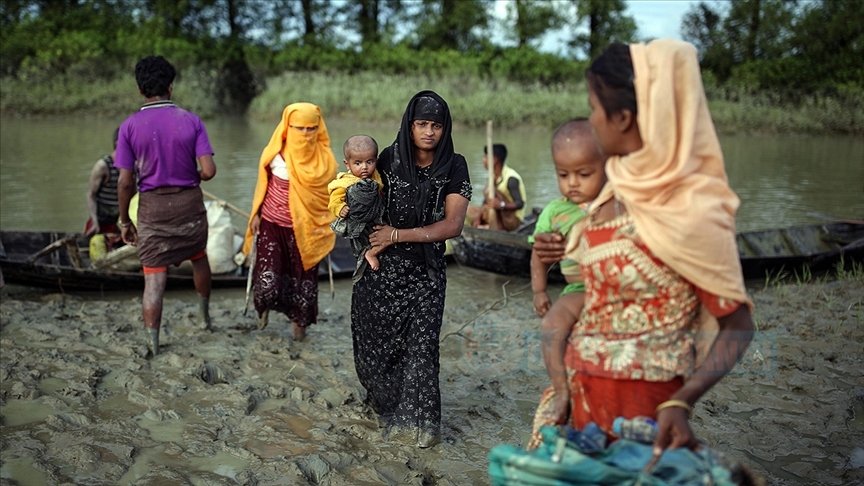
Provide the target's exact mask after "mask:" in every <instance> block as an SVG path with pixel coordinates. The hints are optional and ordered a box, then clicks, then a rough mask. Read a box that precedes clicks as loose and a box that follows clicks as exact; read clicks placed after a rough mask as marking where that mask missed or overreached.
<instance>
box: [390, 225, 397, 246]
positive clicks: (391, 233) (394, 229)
mask: <svg viewBox="0 0 864 486" xmlns="http://www.w3.org/2000/svg"><path fill="white" fill-rule="evenodd" d="M394 235H396V228H393V231H391V232H390V243H395V242H394V241H393V236H394Z"/></svg>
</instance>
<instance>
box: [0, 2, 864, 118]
mask: <svg viewBox="0 0 864 486" xmlns="http://www.w3.org/2000/svg"><path fill="white" fill-rule="evenodd" d="M495 5H496V4H495V2H494V1H493V0H345V1H332V0H3V1H2V2H0V76H2V78H3V86H0V89H2V93H3V96H4V99H3V100H2V108H3V109H4V110H11V111H24V112H50V111H52V110H53V111H64V110H75V109H78V108H76V107H79V105H81V104H82V103H85V101H84V100H86V99H87V98H88V96H90V97H92V93H88V90H89V89H91V88H93V87H94V86H104V87H106V89H107V90H108V91H107V92H108V95H109V98H110V97H112V96H114V95H115V93H114V88H113V86H115V85H117V84H118V83H120V82H121V81H119V80H123V81H122V82H123V83H128V77H129V73H130V72H131V71H132V68H133V66H134V64H135V62H136V61H137V60H138V59H139V58H140V57H142V56H144V55H148V54H153V53H156V54H162V55H165V56H166V57H167V58H169V59H170V60H171V61H172V62H173V63H174V64H175V65H176V66H177V67H178V69H179V72H180V75H181V77H184V78H185V81H186V87H187V88H191V87H193V86H194V88H195V90H196V96H197V97H198V99H202V100H203V99H206V100H207V104H208V106H209V107H210V108H209V109H208V110H207V111H211V112H227V113H244V112H246V110H247V109H248V107H249V106H254V100H255V99H256V97H259V96H261V95H262V93H263V94H266V93H267V90H268V85H270V84H273V83H276V84H279V83H280V82H282V81H280V80H284V79H285V77H284V74H285V73H298V72H309V73H310V75H319V74H321V75H324V76H330V79H332V78H333V77H335V76H347V77H348V79H355V78H356V77H357V76H362V75H363V73H374V74H376V75H378V76H391V77H393V79H398V77H399V76H403V77H412V78H416V77H431V76H443V77H446V78H447V79H449V80H454V79H463V80H467V79H470V80H472V82H470V83H462V84H465V85H476V86H478V87H489V86H492V87H494V86H498V85H500V84H501V83H505V84H507V86H508V90H511V91H512V89H513V88H512V87H513V86H519V85H521V86H522V87H523V89H524V91H525V92H526V93H528V92H534V93H537V92H538V91H537V90H541V89H542V90H546V92H548V93H555V92H556V91H559V90H560V87H561V86H565V85H567V86H576V85H578V84H579V83H581V82H582V79H583V73H584V68H585V63H586V60H587V59H589V58H590V57H591V56H592V55H595V54H596V53H597V52H599V51H600V50H602V48H603V47H604V46H605V45H606V44H608V42H610V41H612V40H619V41H623V42H628V41H633V40H637V39H635V38H634V37H635V35H636V29H635V22H634V19H633V18H632V17H631V16H629V15H628V14H627V4H626V2H624V1H623V0H554V1H544V0H512V1H511V2H508V3H507V4H506V14H505V16H504V17H503V18H500V17H501V16H500V15H498V16H496V15H493V14H492V11H493V9H494V8H495ZM862 24H864V2H861V1H859V0H806V1H805V0H737V1H735V2H728V3H727V2H712V3H704V2H703V3H700V4H697V5H695V6H693V7H692V8H691V10H690V12H689V13H688V14H687V15H686V16H685V19H684V21H683V23H682V26H681V28H682V35H683V37H684V38H685V39H687V40H689V41H691V42H693V43H694V44H695V45H696V46H697V48H699V50H700V55H701V56H702V65H703V69H704V73H705V75H704V78H705V84H706V88H707V90H708V93H709V97H710V98H712V99H713V100H715V101H723V102H726V103H727V105H726V106H730V105H729V103H731V104H732V105H735V104H736V103H737V104H742V105H746V104H747V103H750V104H751V105H753V106H752V108H753V111H755V112H759V111H760V110H766V109H768V108H771V109H774V110H776V109H780V110H781V111H782V110H787V111H788V110H791V109H804V110H805V111H806V112H807V113H812V112H811V110H812V109H814V107H815V108H816V109H818V108H819V107H820V106H821V107H823V108H824V110H825V111H823V112H822V114H821V115H819V118H820V120H823V121H819V122H818V124H819V126H823V127H825V126H830V127H832V128H830V129H829V130H835V129H836V130H839V131H851V132H860V131H861V122H860V118H861V117H862V115H861V112H862V110H864V63H862V62H861V59H864V30H862V29H861V28H860V26H861V25H862ZM550 31H556V32H558V33H559V35H560V37H561V38H562V39H563V40H564V41H565V42H564V43H563V44H562V45H565V46H566V47H563V48H562V51H561V52H558V53H555V54H551V53H547V52H542V51H540V50H539V47H540V40H541V39H542V38H543V37H544V36H545V35H546V34H547V33H549V32H550ZM181 79H182V78H181ZM388 79H389V78H388ZM20 86H29V87H31V88H32V89H33V92H34V93H35V92H43V91H44V92H45V93H46V95H51V94H54V95H56V94H57V93H66V94H67V95H68V97H69V98H70V99H69V100H64V102H63V103H56V102H55V103H52V104H48V103H47V102H46V103H45V104H44V105H43V106H38V105H33V104H30V105H28V104H26V102H25V103H24V104H22V103H21V102H20V100H17V101H16V100H9V99H8V98H9V93H10V90H11V89H14V88H18V87H20ZM37 86H41V87H43V88H44V89H40V88H36V87H37ZM108 87H111V88H108ZM478 89H482V88H478ZM76 90H78V91H76ZM545 96H546V95H544V97H545ZM55 97H56V96H55ZM31 98H32V97H31ZM48 98H51V96H48V97H47V98H46V99H48ZM34 99H35V98H34ZM76 100H78V101H76ZM25 101H26V100H25ZM16 103H18V104H17V105H16ZM37 103H38V101H37ZM202 104H203V103H202ZM62 107H66V108H62ZM745 115H746V116H745V118H746V117H749V116H750V113H747V114H745ZM772 116H773V115H772ZM850 121H851V125H848V123H849V122H850ZM844 126H846V127H847V128H843V127H844Z"/></svg>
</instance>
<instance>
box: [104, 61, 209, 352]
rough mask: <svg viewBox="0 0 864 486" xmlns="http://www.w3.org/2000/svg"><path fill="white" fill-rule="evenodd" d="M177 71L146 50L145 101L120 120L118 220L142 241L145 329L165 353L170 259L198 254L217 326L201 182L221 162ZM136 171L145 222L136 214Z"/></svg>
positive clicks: (205, 311)
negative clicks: (180, 102)
mask: <svg viewBox="0 0 864 486" xmlns="http://www.w3.org/2000/svg"><path fill="white" fill-rule="evenodd" d="M175 75H176V71H175V70H174V66H172V65H171V64H170V63H169V62H168V61H166V60H165V58H163V57H162V56H148V57H145V58H144V59H141V60H140V61H139V62H138V64H137V65H136V66H135V81H137V83H138V90H139V91H140V92H141V94H142V95H143V96H144V105H142V106H141V109H139V110H138V112H136V113H135V114H133V115H132V116H130V117H129V118H127V119H126V120H125V121H124V122H123V124H122V125H120V133H119V136H118V139H117V152H116V155H115V161H114V165H115V166H116V167H117V168H118V169H120V178H119V181H118V184H117V186H118V195H119V198H118V199H119V205H120V219H119V221H118V222H117V225H118V226H119V227H120V232H121V235H122V236H123V241H125V242H126V243H127V244H130V245H136V246H137V247H138V256H139V258H140V259H141V264H142V265H143V267H144V298H143V301H142V307H143V314H144V328H145V330H146V332H147V337H148V341H147V345H148V347H149V348H150V352H151V353H152V354H153V355H154V356H155V355H156V354H158V353H159V327H160V326H161V323H162V300H163V297H164V295H165V285H166V283H167V281H168V273H167V272H168V266H170V265H175V264H179V263H181V262H183V261H185V260H192V274H193V280H194V282H195V290H196V291H197V292H198V295H199V296H200V297H201V320H202V323H203V325H204V327H205V328H206V329H209V328H210V313H209V300H210V263H209V262H208V260H207V251H206V250H207V213H206V210H205V209H204V198H203V196H202V193H201V188H200V187H199V185H200V183H201V181H202V180H204V181H207V180H210V179H212V178H213V176H215V175H216V165H215V164H214V163H213V148H212V147H211V146H210V140H209V139H208V137H207V130H206V129H205V128H204V123H203V122H201V119H200V118H198V116H196V115H195V114H194V113H191V112H189V111H186V110H184V109H182V108H180V107H178V106H177V105H175V104H174V103H173V102H172V101H171V92H172V91H173V88H174V84H173V83H174V76H175ZM199 168H200V170H199ZM136 173H137V176H138V177H137V179H138V192H139V193H140V195H139V196H138V227H137V228H136V227H135V225H134V224H132V221H131V220H130V219H129V200H130V199H131V198H132V195H133V194H134V193H135V182H134V181H135V176H134V175H135V174H136Z"/></svg>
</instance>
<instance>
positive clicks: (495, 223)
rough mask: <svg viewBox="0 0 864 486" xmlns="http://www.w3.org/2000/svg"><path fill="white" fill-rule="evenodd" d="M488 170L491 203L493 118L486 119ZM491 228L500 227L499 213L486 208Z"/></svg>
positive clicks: (490, 200) (492, 184)
mask: <svg viewBox="0 0 864 486" xmlns="http://www.w3.org/2000/svg"><path fill="white" fill-rule="evenodd" d="M486 172H487V176H488V177H489V186H488V187H487V188H486V200H487V201H489V202H490V203H491V202H492V200H493V199H495V194H496V191H495V154H494V153H493V152H492V120H486ZM484 212H485V213H486V223H487V224H488V225H489V228H492V229H494V228H498V220H497V218H498V213H497V212H496V210H495V209H491V210H488V209H487V210H484Z"/></svg>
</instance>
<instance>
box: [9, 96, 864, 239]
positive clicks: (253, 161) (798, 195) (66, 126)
mask: <svg viewBox="0 0 864 486" xmlns="http://www.w3.org/2000/svg"><path fill="white" fill-rule="evenodd" d="M278 116H279V112H278V111H277V110H274V114H273V119H272V120H254V121H253V120H247V119H236V118H233V119H232V118H217V119H211V120H205V123H206V124H207V128H208V131H209V133H210V138H211V142H212V144H213V148H214V150H215V152H216V155H215V160H216V164H217V167H218V171H219V172H218V174H217V176H216V178H215V179H213V180H212V181H210V182H207V183H205V184H204V185H203V187H204V188H205V189H206V190H208V191H210V192H211V193H213V194H216V195H218V196H219V197H221V198H223V199H225V200H227V201H229V202H231V203H234V204H236V205H237V206H239V207H241V208H248V207H249V205H250V203H251V200H252V189H253V187H254V185H255V177H256V174H257V161H258V156H259V154H260V152H261V149H262V148H263V147H264V145H265V144H266V143H267V141H268V140H269V138H270V135H271V133H272V130H273V128H274V127H275V125H276V122H277V121H278ZM121 121H122V119H121V118H88V119H79V118H75V117H51V118H38V119H13V118H9V117H3V118H0V127H2V128H0V227H2V229H34V230H35V229H50V230H57V231H76V230H80V228H81V227H82V226H83V223H84V220H85V219H86V216H87V208H86V202H85V191H86V189H87V178H88V175H89V173H90V169H91V167H92V166H93V163H94V162H95V161H96V160H97V159H98V158H99V157H101V156H102V155H103V154H106V153H108V152H110V150H111V133H112V130H113V129H114V127H115V126H116V125H117V124H119V123H120V122H121ZM327 124H328V128H329V130H330V135H331V139H332V144H333V148H334V152H335V153H336V157H337V160H340V161H341V159H342V157H341V145H342V142H343V141H344V140H345V138H347V137H348V136H350V135H352V134H356V133H367V134H369V135H372V136H373V137H375V139H376V140H378V143H379V144H380V145H381V146H384V145H386V144H389V143H390V142H392V140H393V139H394V138H395V135H396V130H397V129H398V124H399V122H398V120H393V121H392V122H389V123H369V122H356V121H352V120H347V119H339V118H330V119H328V120H327ZM550 134H551V130H549V129H544V128H538V127H520V128H515V129H506V130H497V131H496V132H495V141H496V142H502V143H505V144H507V147H508V149H509V151H510V156H509V157H508V163H509V164H511V165H512V167H513V168H515V169H516V170H517V171H519V172H520V173H521V174H522V176H523V178H524V180H525V183H526V186H527V191H528V198H529V204H530V205H531V206H542V205H543V204H545V203H547V202H548V201H550V200H551V199H553V198H554V197H557V196H558V188H557V184H556V182H555V173H554V170H553V168H552V162H551V157H550V154H549V137H550ZM453 139H454V142H455V145H456V150H457V151H458V152H460V153H462V154H463V155H465V157H466V159H467V160H468V162H469V165H470V171H471V179H472V182H473V184H474V188H475V197H474V203H475V204H479V201H480V199H482V187H483V185H484V184H485V180H486V175H485V171H484V170H483V165H482V162H481V156H482V150H483V146H484V144H485V140H486V134H485V129H483V128H459V127H457V128H456V130H454V134H453ZM721 144H722V147H723V150H724V155H725V159H726V169H727V172H728V174H729V179H730V183H731V185H732V188H733V189H734V190H735V191H736V192H737V193H738V195H739V196H740V198H741V207H740V209H739V213H738V229H739V230H754V229H768V228H775V227H780V226H788V225H793V224H803V223H811V222H820V221H825V220H828V219H837V218H862V217H864V140H862V139H860V138H854V137H829V136H818V137H816V136H806V135H751V134H736V135H725V136H722V137H721Z"/></svg>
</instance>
